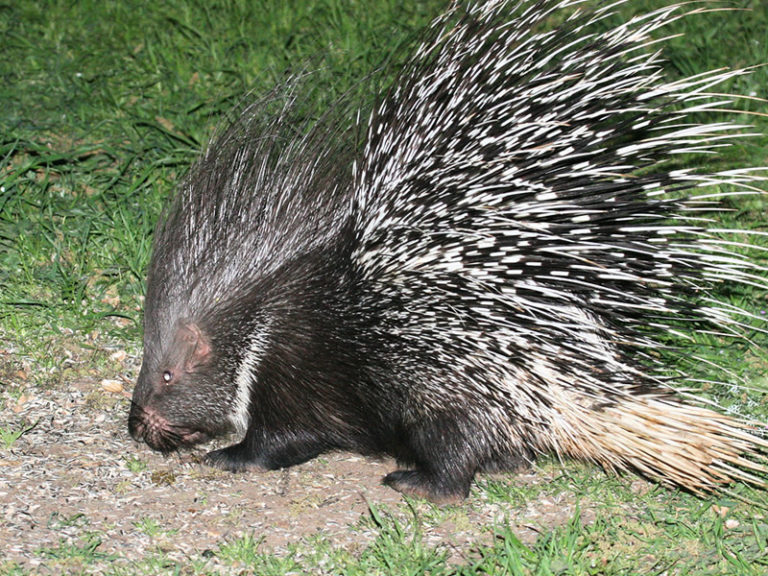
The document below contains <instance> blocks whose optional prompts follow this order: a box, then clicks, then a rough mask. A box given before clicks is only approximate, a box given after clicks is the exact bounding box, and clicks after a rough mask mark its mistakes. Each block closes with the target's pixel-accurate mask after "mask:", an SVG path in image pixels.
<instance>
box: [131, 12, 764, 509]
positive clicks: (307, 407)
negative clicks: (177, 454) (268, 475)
mask: <svg viewBox="0 0 768 576" xmlns="http://www.w3.org/2000/svg"><path fill="white" fill-rule="evenodd" d="M580 4H581V2H579V1H578V0H564V1H559V2H557V1H553V0H540V1H536V2H532V1H522V2H514V1H506V0H491V1H488V2H483V3H477V4H470V5H464V4H454V5H453V6H452V8H451V10H449V11H448V13H447V14H446V15H445V16H443V17H441V18H440V19H438V20H436V21H435V22H434V23H433V24H432V26H431V28H430V31H429V33H428V35H427V39H426V40H425V41H424V43H423V44H422V45H421V46H420V47H419V49H418V50H417V52H416V54H415V56H414V57H413V58H412V60H411V61H410V64H409V65H408V66H407V67H406V69H405V70H404V71H403V72H402V74H401V75H400V76H399V79H398V80H397V81H396V82H395V83H394V85H393V87H392V88H391V90H390V91H389V93H388V94H387V95H386V96H385V97H384V98H383V99H382V100H381V102H380V103H379V104H378V105H377V106H376V107H375V108H374V110H373V112H372V113H371V114H370V117H369V120H368V122H367V137H366V138H365V141H364V145H362V146H359V145H358V144H357V135H356V132H355V128H354V127H350V129H348V130H343V129H339V128H338V126H340V125H342V126H343V125H349V124H351V122H346V124H345V122H344V116H345V111H346V108H342V109H341V110H337V111H336V112H335V113H334V114H332V115H331V116H329V117H327V118H325V119H322V118H321V119H319V120H316V121H303V122H302V121H297V117H298V116H299V114H298V113H297V112H296V111H297V109H298V108H300V107H297V106H296V104H295V102H294V101H295V100H296V98H297V95H296V94H297V91H298V88H297V87H296V86H290V87H287V88H286V90H285V94H284V95H283V96H282V98H272V99H268V100H266V101H264V102H260V103H258V104H256V105H254V106H252V107H249V108H248V109H246V110H245V111H244V112H243V114H242V115H241V116H240V118H239V120H238V121H237V122H236V123H235V124H234V125H233V126H232V127H231V128H229V129H228V130H227V131H226V132H224V133H223V134H222V135H221V136H220V137H219V138H218V139H216V140H215V141H214V142H213V144H212V145H211V146H210V148H209V149H208V151H207V152H206V154H205V155H204V156H203V158H202V159H201V160H200V162H199V163H198V165H197V166H196V167H194V168H193V170H192V171H191V173H190V175H189V176H188V177H187V179H186V180H185V181H184V182H183V183H182V185H181V186H180V188H179V191H178V193H177V194H176V196H175V197H174V199H173V201H172V203H171V205H170V207H169V209H168V210H167V211H166V213H165V215H164V216H163V218H162V219H161V222H160V224H159V226H158V229H157V232H156V236H155V240H154V247H153V255H152V261H151V263H150V268H149V274H148V279H147V297H146V308H145V337H144V360H143V364H142V368H141V373H140V375H139V380H138V383H137V386H136V389H135V392H134V401H133V404H132V409H131V414H130V416H129V428H130V431H131V434H132V435H133V436H134V438H136V439H138V440H144V441H146V442H147V443H148V444H149V445H150V446H151V447H152V448H155V449H158V450H162V451H164V452H169V451H172V450H175V449H177V448H179V447H181V446H186V445H192V444H196V443H198V442H202V441H204V440H206V439H208V438H211V437H214V436H218V435H221V434H224V433H227V432H231V431H236V432H238V433H240V434H241V436H242V440H241V441H240V442H239V443H237V444H235V445H233V446H230V447H228V448H225V449H222V450H217V451H214V452H212V453H210V454H209V455H208V457H207V458H208V462H210V463H211V464H213V465H216V466H219V467H222V468H226V469H230V470H241V469H245V468H248V467H260V468H278V467H284V466H290V465H292V464H297V463H300V462H303V461H305V460H307V459H310V458H312V457H314V456H316V455H318V454H320V453H322V452H325V451H328V450H334V449H341V450H353V451H358V452H362V453H366V454H389V455H392V456H394V457H395V458H396V459H397V460H398V461H399V462H401V463H402V464H403V466H404V468H403V469H401V470H397V471H395V472H393V473H391V474H389V475H388V476H387V477H386V478H385V482H386V483H387V484H389V485H390V486H392V487H394V488H396V489H398V490H400V491H402V492H405V493H409V494H415V495H421V496H425V497H428V498H432V499H434V500H437V501H451V500H456V499H459V498H462V497H464V496H466V495H467V493H468V491H469V487H470V484H471V481H472V479H473V478H474V476H475V474H476V473H477V472H479V471H484V470H514V469H515V468H517V467H519V466H521V465H524V464H526V463H527V462H529V461H530V460H531V459H533V458H534V457H535V456H536V455H537V454H539V453H544V452H554V453H556V454H558V455H561V456H571V457H577V458H585V459H589V460H592V461H595V462H598V463H600V464H601V465H603V466H604V467H606V468H608V469H615V470H621V469H627V468H630V469H636V470H639V471H641V472H643V473H645V474H647V475H648V476H651V477H653V478H657V479H659V480H660V481H662V482H665V483H669V484H676V485H679V486H682V487H684V488H686V489H689V490H692V491H695V492H704V491H708V490H712V489H715V488H716V487H718V486H719V485H721V484H723V483H727V482H729V481H731V480H733V479H746V480H751V481H760V479H759V475H760V473H762V472H764V471H765V470H764V467H763V464H762V462H764V455H765V450H766V448H768V444H767V443H766V441H765V440H763V439H762V438H761V437H760V435H759V432H758V431H755V430H754V429H753V427H752V426H751V425H749V424H746V423H743V422H741V421H739V420H737V419H735V418H731V417H728V416H724V415H721V414H719V413H717V412H715V411H713V410H710V409H708V408H704V407H701V406H699V405H688V404H685V403H683V401H682V399H681V398H680V396H679V395H677V394H674V393H673V392H672V391H671V389H672V386H671V384H670V383H669V382H666V381H665V380H664V379H663V378H662V377H661V372H660V367H659V366H657V365H656V364H657V360H655V356H654V355H653V352H654V350H656V349H658V348H659V347H660V345H661V344H660V342H659V337H660V336H663V335H664V332H665V331H669V332H678V331H680V329H681V325H682V324H683V323H685V324H687V325H688V327H689V328H688V329H690V330H697V329H707V328H708V327H712V326H714V327H716V328H717V329H718V330H719V331H720V332H726V333H729V334H731V335H734V336H738V334H739V331H740V327H741V324H742V323H743V322H744V321H745V319H747V320H748V317H749V314H748V313H747V312H746V311H742V310H737V309H733V308H732V307H727V306H725V305H722V306H718V305H717V304H716V303H714V302H713V301H712V299H711V298H710V297H709V296H708V294H709V292H708V290H709V289H710V288H711V286H712V284H714V283H717V282H721V281H723V280H727V281H729V282H736V283H747V284H752V285H755V286H757V287H758V288H761V289H764V288H765V287H766V282H765V280H764V277H763V276H762V272H763V271H762V270H761V269H760V267H759V266H758V265H757V264H755V263H754V262H753V261H751V260H750V259H749V258H747V257H746V256H743V255H741V254H740V253H739V252H738V251H737V250H733V249H731V248H730V246H731V244H730V241H729V240H727V239H726V240H718V238H719V236H718V235H716V234H715V233H714V232H713V231H709V230H707V229H706V222H704V220H703V219H702V217H701V214H700V212H699V210H700V208H701V207H702V206H705V207H706V206H707V204H706V201H705V199H699V198H697V197H696V196H695V195H693V194H690V195H689V196H688V197H685V198H681V194H680V192H681V191H682V190H686V189H693V188H696V187H703V186H707V185H712V184H729V185H731V186H733V187H735V188H736V189H738V190H740V191H741V192H744V193H747V192H749V191H751V190H752V189H753V183H754V182H756V181H758V180H760V178H761V177H760V174H759V172H758V171H755V170H750V169H744V170H740V171H731V172H728V173H723V174H706V175H703V174H696V173H693V172H690V171H675V170H673V169H671V168H670V167H669V165H668V160H669V158H670V156H671V155H673V154H677V153H683V152H712V151H715V150H716V149H717V148H718V147H719V146H721V145H724V144H727V142H728V140H730V139H733V138H738V137H740V136H739V134H738V131H739V128H741V127H739V126H733V125H731V124H727V123H710V124H694V123H692V121H691V120H690V119H689V117H690V116H691V115H692V114H693V113H694V112H696V113H702V114H703V113H706V112H707V111H708V110H711V109H715V108H719V107H721V106H722V104H723V103H722V102H721V101H720V99H718V98H713V97H708V94H707V90H708V89H709V87H710V86H712V85H713V84H716V83H719V82H722V81H723V80H725V79H727V78H728V77H731V76H734V75H738V74H742V73H743V72H742V71H733V72H725V73H724V72H717V73H712V74H705V75H700V76H696V77H694V78H689V79H683V80H679V81H675V82H668V81H665V80H664V79H663V77H662V74H661V69H660V65H659V57H658V54H656V53H649V52H648V49H649V47H650V46H651V45H652V44H653V41H652V40H651V37H652V34H653V33H654V32H656V31H657V30H658V29H659V28H661V27H662V26H664V25H665V24H666V23H668V22H669V21H671V20H672V19H674V18H677V17H678V16H679V15H680V8H679V7H678V6H670V7H668V8H665V9H662V10H659V11H657V12H653V13H651V14H647V15H644V16H639V17H636V18H633V19H632V20H630V21H628V22H627V23H625V24H624V25H622V26H619V27H617V28H614V29H611V30H608V31H600V30H599V27H598V23H599V21H601V20H603V19H604V18H606V17H607V15H608V14H609V13H610V11H609V8H610V7H609V6H608V7H602V8H598V9H595V10H593V11H582V10H579V5H580ZM561 14H563V15H564V16H562V20H563V21H562V24H560V25H559V26H558V27H557V28H555V29H554V30H549V29H546V30H545V29H544V28H543V26H542V24H543V22H544V21H545V20H546V19H548V18H550V17H551V16H553V15H557V16H558V17H560V16H559V15H561ZM264 107H266V108H267V113H265V112H264V110H262V108H264ZM270 110H271V112H272V113H271V114H270V113H269V112H270ZM680 319H683V320H684V322H681V321H680ZM694 404H695V403H694ZM756 474H757V476H756Z"/></svg>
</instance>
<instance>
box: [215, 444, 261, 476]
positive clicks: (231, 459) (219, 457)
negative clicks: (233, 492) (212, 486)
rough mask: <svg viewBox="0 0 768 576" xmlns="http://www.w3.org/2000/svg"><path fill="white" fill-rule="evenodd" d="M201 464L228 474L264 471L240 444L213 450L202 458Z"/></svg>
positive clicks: (259, 463)
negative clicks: (203, 463)
mask: <svg viewBox="0 0 768 576" xmlns="http://www.w3.org/2000/svg"><path fill="white" fill-rule="evenodd" d="M203 462H205V463H206V464H208V465H209V466H213V467H214V468H219V469H221V470H226V471H228V472H246V471H248V470H265V467H264V466H263V465H262V464H261V462H260V461H259V459H257V458H254V456H253V455H252V454H249V453H248V451H247V450H245V449H244V448H243V446H242V445H240V444H235V445H234V446H229V447H227V448H222V449H220V450H213V451H211V452H208V454H206V455H205V457H204V458H203Z"/></svg>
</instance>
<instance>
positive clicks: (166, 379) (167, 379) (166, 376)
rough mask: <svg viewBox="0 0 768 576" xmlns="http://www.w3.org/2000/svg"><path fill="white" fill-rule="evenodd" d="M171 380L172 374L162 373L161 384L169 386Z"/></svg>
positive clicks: (168, 372)
mask: <svg viewBox="0 0 768 576" xmlns="http://www.w3.org/2000/svg"><path fill="white" fill-rule="evenodd" d="M171 380H173V372H171V371H170V370H166V371H165V372H163V382H165V383H166V384H170V383H171Z"/></svg>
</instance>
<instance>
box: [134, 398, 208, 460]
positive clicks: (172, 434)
mask: <svg viewBox="0 0 768 576" xmlns="http://www.w3.org/2000/svg"><path fill="white" fill-rule="evenodd" d="M128 429H129V431H130V434H131V436H132V437H133V439H134V440H137V441H139V442H145V443H146V444H147V446H149V447H150V448H152V449H153V450H157V451H158V452H162V453H164V454H167V453H169V452H174V451H176V450H178V449H179V448H185V447H190V446H194V445H195V444H200V443H202V442H206V441H207V440H209V438H210V437H209V435H208V434H206V433H205V432H203V431H202V430H196V429H194V428H191V427H188V426H182V425H175V424H171V423H170V422H169V421H168V419H167V418H165V417H163V416H161V415H159V414H158V413H157V412H155V411H154V410H148V409H142V408H138V409H137V410H135V411H132V413H131V414H130V416H129V417H128Z"/></svg>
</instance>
